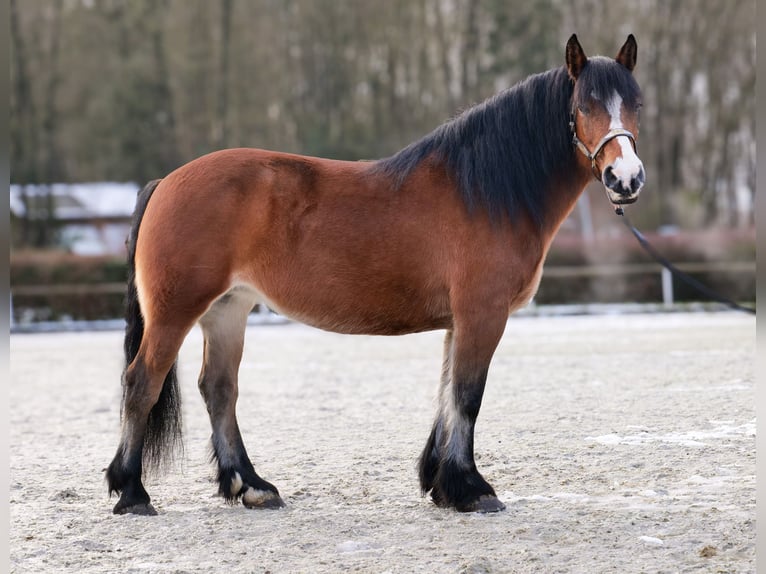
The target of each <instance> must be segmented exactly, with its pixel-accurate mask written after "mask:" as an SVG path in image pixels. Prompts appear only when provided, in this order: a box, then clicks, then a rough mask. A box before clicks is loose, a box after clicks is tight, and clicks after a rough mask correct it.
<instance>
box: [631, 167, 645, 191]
mask: <svg viewBox="0 0 766 574" xmlns="http://www.w3.org/2000/svg"><path fill="white" fill-rule="evenodd" d="M645 181H646V174H645V173H644V168H643V167H641V169H639V170H638V175H637V176H636V177H634V178H633V179H631V180H630V189H631V191H632V192H633V193H636V192H637V191H638V190H639V189H641V187H642V186H643V185H644V182H645Z"/></svg>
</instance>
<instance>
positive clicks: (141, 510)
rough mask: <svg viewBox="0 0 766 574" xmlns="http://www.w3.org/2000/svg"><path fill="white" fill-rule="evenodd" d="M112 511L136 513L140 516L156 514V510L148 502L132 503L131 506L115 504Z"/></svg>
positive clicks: (116, 512)
mask: <svg viewBox="0 0 766 574" xmlns="http://www.w3.org/2000/svg"><path fill="white" fill-rule="evenodd" d="M113 512H114V513H115V514H138V515H140V516H157V511H156V510H155V509H154V507H153V506H152V505H151V504H150V503H148V502H147V503H143V504H133V505H131V506H120V504H119V503H117V506H115V507H114V510H113Z"/></svg>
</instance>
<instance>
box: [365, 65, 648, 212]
mask: <svg viewBox="0 0 766 574" xmlns="http://www.w3.org/2000/svg"><path fill="white" fill-rule="evenodd" d="M626 76H627V78H626ZM578 84H579V85H580V87H581V88H585V90H583V89H578V92H580V93H582V92H583V91H584V92H585V93H586V94H589V93H592V92H595V93H596V94H598V95H600V94H602V93H606V92H607V91H609V93H611V90H614V89H617V90H618V92H619V93H620V94H621V95H622V96H623V100H625V101H626V102H630V101H631V100H635V99H636V97H637V96H636V94H637V93H638V86H637V85H636V83H635V81H634V80H633V78H632V76H631V74H630V72H628V70H627V69H625V68H623V67H622V66H620V65H619V64H617V63H616V62H614V60H608V59H607V58H598V57H597V58H592V59H590V60H588V63H587V64H586V65H585V67H584V68H583V70H582V73H581V75H580V81H579V82H578ZM591 84H592V85H591ZM573 90H574V82H572V80H571V79H570V77H569V75H568V73H567V70H566V68H565V67H561V68H557V69H553V70H549V71H547V72H543V73H541V74H536V75H533V76H530V77H529V78H527V79H526V80H524V81H522V82H521V83H519V84H516V85H515V86H513V87H512V88H509V89H507V90H505V91H503V92H500V93H499V94H497V95H495V96H493V97H491V98H489V99H488V100H486V101H484V102H482V103H481V104H478V105H476V106H474V107H472V108H469V109H468V110H466V111H465V112H463V113H462V114H460V115H459V116H457V117H456V118H454V119H452V120H450V121H448V122H447V123H445V124H442V125H441V126H439V127H438V128H436V129H435V130H434V131H433V132H431V133H430V134H428V135H426V136H425V137H423V138H422V139H420V140H418V141H416V142H414V143H412V144H410V145H409V146H407V147H406V148H404V149H403V150H401V151H399V152H398V153H396V154H395V155H393V156H391V157H389V158H386V159H382V160H380V161H379V162H377V164H376V169H378V170H381V171H382V172H383V173H386V174H388V175H389V176H391V177H393V178H395V180H396V182H397V185H400V184H401V183H402V182H403V181H404V180H405V179H406V178H407V176H408V175H409V173H410V172H411V171H412V170H413V169H414V168H415V167H416V166H417V165H418V164H419V163H420V162H421V161H423V160H424V159H425V158H427V157H429V156H433V157H435V158H436V159H438V160H441V161H443V162H444V163H445V164H446V166H447V169H448V170H449V171H450V172H451V174H452V175H453V177H455V179H456V181H457V183H458V186H459V190H460V193H461V195H462V197H463V200H464V201H465V203H466V205H467V206H468V207H469V209H473V208H474V207H476V206H483V207H485V208H486V209H488V211H489V213H490V215H491V216H493V217H497V216H500V215H508V216H509V217H510V218H511V219H512V220H513V219H516V218H517V217H518V216H519V215H520V214H521V213H524V212H526V213H527V214H528V215H529V216H530V217H531V218H532V220H533V221H535V222H536V223H537V224H542V221H543V215H544V213H545V201H546V197H545V193H544V192H545V191H546V187H547V185H548V184H549V183H550V181H551V178H552V177H553V176H554V175H555V174H556V173H565V172H566V171H568V170H571V169H573V168H574V163H575V155H574V146H573V145H572V134H571V132H570V130H569V114H570V110H571V106H572V96H573Z"/></svg>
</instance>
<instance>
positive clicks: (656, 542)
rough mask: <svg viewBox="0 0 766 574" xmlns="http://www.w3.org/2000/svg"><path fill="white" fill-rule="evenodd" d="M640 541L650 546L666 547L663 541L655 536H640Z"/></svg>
mask: <svg viewBox="0 0 766 574" xmlns="http://www.w3.org/2000/svg"><path fill="white" fill-rule="evenodd" d="M638 539H639V540H640V541H641V542H644V543H646V544H648V545H650V546H664V545H665V543H664V542H663V541H662V540H661V539H659V538H655V537H654V536H639V537H638Z"/></svg>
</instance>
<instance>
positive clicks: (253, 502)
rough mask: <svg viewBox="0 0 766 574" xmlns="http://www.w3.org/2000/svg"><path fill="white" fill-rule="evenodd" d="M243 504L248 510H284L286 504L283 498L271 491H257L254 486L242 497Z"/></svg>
mask: <svg viewBox="0 0 766 574" xmlns="http://www.w3.org/2000/svg"><path fill="white" fill-rule="evenodd" d="M242 504H244V505H245V506H246V507H247V508H270V509H277V508H282V507H283V506H284V505H285V502H284V501H283V500H282V498H281V497H280V496H279V495H278V494H277V493H276V492H272V491H271V490H256V489H255V488H253V487H252V486H250V487H248V489H247V490H246V491H245V492H244V494H243V495H242Z"/></svg>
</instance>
